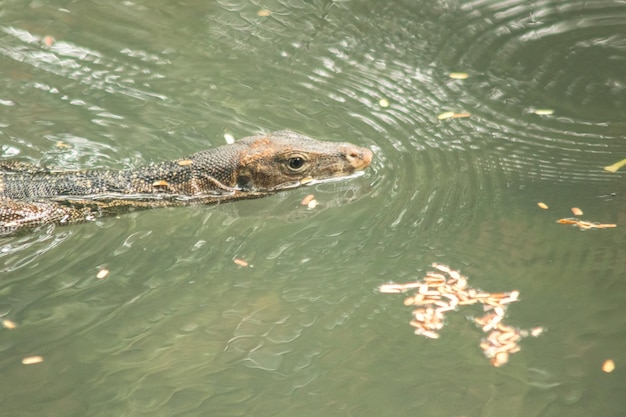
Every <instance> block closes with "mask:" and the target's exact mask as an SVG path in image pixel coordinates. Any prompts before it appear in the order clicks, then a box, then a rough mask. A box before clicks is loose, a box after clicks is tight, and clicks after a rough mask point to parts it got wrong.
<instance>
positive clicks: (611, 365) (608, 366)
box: [602, 359, 615, 374]
mask: <svg viewBox="0 0 626 417" xmlns="http://www.w3.org/2000/svg"><path fill="white" fill-rule="evenodd" d="M614 370H615V362H613V360H612V359H607V360H605V361H604V363H603V364H602V371H603V372H606V373H607V374H610V373H611V372H613V371H614Z"/></svg>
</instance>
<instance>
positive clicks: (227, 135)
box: [224, 132, 235, 145]
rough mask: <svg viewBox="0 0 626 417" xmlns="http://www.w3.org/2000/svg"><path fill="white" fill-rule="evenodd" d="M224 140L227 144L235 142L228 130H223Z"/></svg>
mask: <svg viewBox="0 0 626 417" xmlns="http://www.w3.org/2000/svg"><path fill="white" fill-rule="evenodd" d="M224 140H225V141H226V143H227V144H228V145H231V144H233V143H235V137H234V136H233V135H231V134H230V133H228V132H224Z"/></svg>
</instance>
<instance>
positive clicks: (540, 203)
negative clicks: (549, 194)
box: [537, 201, 548, 210]
mask: <svg viewBox="0 0 626 417" xmlns="http://www.w3.org/2000/svg"><path fill="white" fill-rule="evenodd" d="M537 205H538V206H539V208H542V209H544V210H547V209H548V205H547V204H546V203H542V202H541V201H540V202H538V203H537Z"/></svg>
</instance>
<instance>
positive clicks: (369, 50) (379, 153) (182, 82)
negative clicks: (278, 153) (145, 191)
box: [0, 0, 626, 416]
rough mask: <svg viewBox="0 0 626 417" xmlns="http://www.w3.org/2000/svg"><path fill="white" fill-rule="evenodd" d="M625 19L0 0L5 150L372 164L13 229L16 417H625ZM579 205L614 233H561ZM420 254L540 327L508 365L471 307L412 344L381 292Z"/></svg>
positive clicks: (559, 10) (622, 12)
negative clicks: (299, 184) (231, 149)
mask: <svg viewBox="0 0 626 417" xmlns="http://www.w3.org/2000/svg"><path fill="white" fill-rule="evenodd" d="M261 8H263V9H266V10H269V11H270V13H269V15H267V13H261V15H259V13H258V12H259V10H260V9H261ZM264 14H265V15H264ZM625 19H626V7H625V6H624V5H623V4H621V3H619V2H614V1H602V0H599V1H594V2H588V1H582V0H580V1H579V0H574V1H557V0H544V1H539V2H530V3H529V2H525V1H521V0H507V1H472V2H456V3H455V2H432V1H424V2H419V1H418V2H415V1H399V2H374V1H372V2H365V3H358V2H357V3H355V2H334V1H313V2H309V1H299V0H294V1H288V2H285V1H278V2H270V3H264V4H263V5H262V7H261V6H258V5H257V3H255V2H251V3H248V2H240V1H219V2H209V3H206V2H187V3H186V4H185V5H184V7H182V6H181V5H179V4H175V3H171V2H152V3H151V4H150V6H147V5H143V4H139V3H136V2H123V3H119V2H112V1H102V2H78V3H71V4H68V3H66V2H57V1H53V2H45V3H31V4H30V5H29V6H27V7H26V6H24V5H23V3H22V2H5V4H4V7H3V20H2V22H1V23H0V62H1V63H2V66H1V67H2V73H3V77H2V81H0V82H1V83H2V87H3V88H2V90H1V91H2V92H1V93H0V109H1V110H2V111H0V145H1V146H0V156H1V157H2V158H3V159H21V160H28V161H30V162H41V163H45V164H47V165H51V166H58V167H63V168H69V169H76V168H90V167H111V168H123V167H128V166H136V165H139V164H143V163H145V162H148V161H152V160H164V159H171V158H172V157H175V156H177V155H186V154H190V153H192V152H195V151H199V150H201V149H206V148H209V147H213V146H217V145H221V144H223V143H224V133H225V132H227V133H229V134H232V135H234V136H236V137H243V136H246V135H249V134H254V133H257V132H259V131H275V130H280V129H284V128H289V129H293V130H297V131H301V132H303V133H306V134H308V135H311V136H314V137H318V138H320V139H327V140H333V141H350V142H354V143H357V144H361V145H362V146H368V147H370V148H371V149H373V150H374V151H375V159H374V161H373V164H372V165H373V166H372V167H371V168H370V169H369V170H368V171H367V172H366V174H365V175H364V176H362V177H359V178H354V179H351V180H349V181H343V182H338V183H330V184H319V185H316V186H314V187H312V188H310V189H308V190H296V191H293V192H289V193H283V194H278V195H276V196H273V197H270V198H266V199H262V200H258V201H244V202H239V203H235V204H229V205H222V206H218V207H212V208H204V207H191V208H180V209H171V210H170V209H164V210H154V211H146V212H142V213H134V214H130V215H126V216H122V217H120V218H119V219H103V220H101V221H98V222H96V223H91V224H86V225H82V226H76V227H70V228H57V229H49V228H46V229H42V230H39V231H37V232H36V233H34V234H31V235H25V236H17V237H14V238H10V239H4V240H2V241H1V242H0V270H1V271H2V272H1V274H0V276H1V277H2V280H1V281H0V314H1V315H2V317H3V318H6V319H10V320H12V321H14V322H15V323H16V324H17V328H16V329H12V330H8V329H5V330H2V332H1V333H0V351H1V352H2V353H3V354H2V357H1V359H0V361H1V364H2V366H3V369H4V373H5V378H4V379H3V381H4V383H3V384H2V392H3V398H4V399H5V402H4V406H3V409H4V410H6V411H5V412H7V413H9V414H11V415H16V416H19V415H41V414H42V412H43V410H45V413H46V414H48V415H80V416H86V415H88V416H98V415H102V416H105V415H106V416H109V415H150V416H155V415H164V416H171V415H198V414H207V413H208V414H220V415H250V414H259V415H285V416H287V415H289V416H291V415H315V416H317V415H320V414H323V415H331V416H332V415H338V416H339V415H341V416H345V415H355V416H356V415H358V416H368V415H372V416H381V415H393V416H398V415H409V414H411V415H413V414H419V415H467V416H483V415H519V416H529V415H542V416H557V415H558V416H561V415H568V416H588V415H603V416H619V415H621V414H622V409H621V407H620V405H621V404H622V403H623V401H622V399H621V393H622V392H623V391H624V389H626V385H625V382H624V381H626V379H624V378H621V374H622V368H621V366H622V365H620V364H623V362H624V360H625V359H624V357H623V352H624V351H625V346H624V343H625V341H626V339H624V336H623V334H622V333H623V332H622V329H623V328H624V326H625V325H626V323H624V318H623V317H624V316H623V315H622V314H620V313H619V312H620V311H621V305H622V304H623V299H622V298H623V294H624V293H625V292H626V288H625V284H624V280H623V276H624V273H625V272H626V264H625V263H624V256H623V248H624V246H625V243H626V238H625V234H624V232H623V230H622V229H623V226H624V224H626V223H625V221H624V220H626V219H625V216H624V214H623V213H624V210H623V206H624V201H625V200H624V197H623V195H622V193H623V190H624V185H623V175H624V174H623V172H622V171H618V172H616V173H609V172H606V171H604V170H603V169H602V167H604V166H607V165H610V164H612V163H615V162H617V161H618V160H620V159H623V158H626V145H625V144H624V141H623V140H622V139H623V135H624V131H625V127H626V126H625V122H624V119H623V114H624V106H625V102H624V100H625V97H626V94H624V92H625V88H624V77H623V67H624V56H625V55H624V50H625V48H626V46H625V45H626V37H625V36H624V33H623V30H622V26H623V24H622V22H624V21H625ZM46 36H51V37H52V38H54V41H53V42H52V43H50V42H49V41H46V39H47V38H46ZM46 42H48V44H46ZM451 72H465V73H467V74H468V75H469V76H468V77H467V78H466V79H454V78H450V77H449V73H451ZM537 109H546V110H550V111H551V112H547V113H549V114H544V115H541V114H537V113H536V110H537ZM445 112H454V113H469V114H470V116H469V117H464V118H447V119H442V120H440V119H438V115H441V114H442V113H445ZM311 191H312V192H313V193H314V194H315V197H316V199H317V200H318V201H319V202H320V205H319V206H318V207H316V208H315V209H313V210H310V209H307V208H306V207H304V206H301V205H300V204H299V202H300V200H301V199H302V197H303V196H304V195H305V194H308V193H310V192H311ZM538 201H544V202H546V203H548V205H549V206H550V208H549V209H548V210H541V209H539V208H538V207H537V206H536V203H537V202H538ZM574 206H578V207H581V208H582V209H583V211H584V213H585V214H584V216H582V218H583V219H584V220H590V221H598V222H601V223H616V224H617V225H618V226H617V228H615V229H610V230H608V229H607V230H595V231H594V230H590V231H583V232H581V231H579V230H577V229H574V228H571V227H569V226H567V225H560V224H556V220H557V219H559V218H562V217H568V216H571V212H570V208H571V207H574ZM235 258H241V259H245V260H246V261H247V262H248V263H249V264H250V265H251V266H249V267H242V266H238V265H236V264H235V263H233V259H235ZM432 262H443V263H446V264H449V265H452V266H454V268H458V269H462V270H463V271H464V273H467V274H468V275H469V276H471V277H472V284H473V285H475V286H477V287H478V288H481V289H483V290H485V291H488V292H494V291H498V290H501V289H503V288H515V289H518V290H519V291H520V302H519V303H516V304H515V305H512V306H511V308H510V312H509V316H507V323H509V324H511V325H513V326H516V327H519V328H530V327H532V326H537V325H540V326H544V327H545V328H546V329H547V330H546V333H545V334H543V335H542V336H541V337H539V338H537V339H532V338H529V339H524V340H523V341H522V342H521V344H522V345H523V347H522V350H521V352H519V353H517V354H516V355H514V356H513V357H512V358H511V360H510V363H508V364H507V365H505V366H503V367H501V368H499V369H492V368H490V367H489V366H488V365H487V364H486V363H485V361H484V358H483V357H482V353H481V351H480V349H479V348H478V344H479V338H480V336H479V335H478V334H477V333H479V332H477V330H476V328H475V326H474V324H473V323H471V321H468V320H466V318H464V317H462V316H461V315H458V314H457V315H451V317H450V319H449V320H448V319H446V320H448V321H447V322H446V326H445V329H443V330H442V332H441V335H440V336H441V337H440V338H439V339H437V340H421V339H420V338H415V337H414V336H413V335H412V332H411V330H410V329H409V326H408V325H407V312H406V309H405V307H404V306H402V305H401V304H399V300H398V299H394V298H393V297H384V296H381V295H380V294H378V293H377V291H376V288H378V286H380V285H381V284H382V283H384V282H387V281H396V282H409V281H413V280H415V279H417V278H418V277H420V276H422V275H423V273H424V271H425V269H427V268H428V266H429V265H430V264H431V263H432ZM102 268H106V269H108V270H109V271H110V273H109V275H108V276H107V277H106V278H105V279H98V278H96V275H97V273H98V271H99V270H101V269H102ZM452 316H453V317H452ZM32 355H42V356H43V358H44V362H43V363H41V364H36V365H29V366H25V365H22V364H21V360H22V358H24V357H27V356H32ZM606 359H613V360H614V361H615V363H616V364H617V368H616V370H615V371H614V372H613V373H612V374H604V373H602V371H601V369H600V368H601V365H602V363H603V362H604V361H605V360H606Z"/></svg>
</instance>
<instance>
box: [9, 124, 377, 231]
mask: <svg viewBox="0 0 626 417" xmlns="http://www.w3.org/2000/svg"><path fill="white" fill-rule="evenodd" d="M371 160H372V152H371V151H370V150H369V149H367V148H361V147H358V146H355V145H352V144H349V143H333V142H321V141H318V140H315V139H311V138H309V137H307V136H303V135H300V134H298V133H294V132H290V131H280V132H274V133H271V134H267V135H259V136H251V137H247V138H244V139H241V140H239V141H237V142H235V143H233V144H231V145H224V146H220V147H217V148H214V149H210V150H207V151H202V152H198V153H195V154H193V155H190V156H188V157H186V158H181V159H177V160H173V161H166V162H161V163H154V164H150V165H146V166H143V167H139V168H134V169H125V170H84V171H71V172H62V171H61V172H59V171H52V170H49V169H45V168H40V167H36V166H32V165H28V164H23V163H15V162H5V163H2V162H0V235H2V234H10V233H13V232H15V231H18V230H20V229H23V228H27V227H34V226H39V225H43V224H51V223H57V224H70V223H77V222H81V221H85V220H91V219H94V218H96V217H100V216H104V215H112V214H118V213H121V212H124V211H129V210H133V209H138V208H152V207H163V206H176V205H189V204H214V203H218V202H226V201H233V200H239V199H247V198H259V197H263V196H266V195H269V194H272V193H274V192H277V191H281V190H285V189H289V188H296V187H299V186H300V185H303V184H306V183H309V182H311V181H319V180H325V179H329V178H335V177H342V176H348V175H351V174H353V173H354V172H357V171H360V170H362V169H364V168H366V167H367V166H368V165H369V164H370V162H371Z"/></svg>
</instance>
